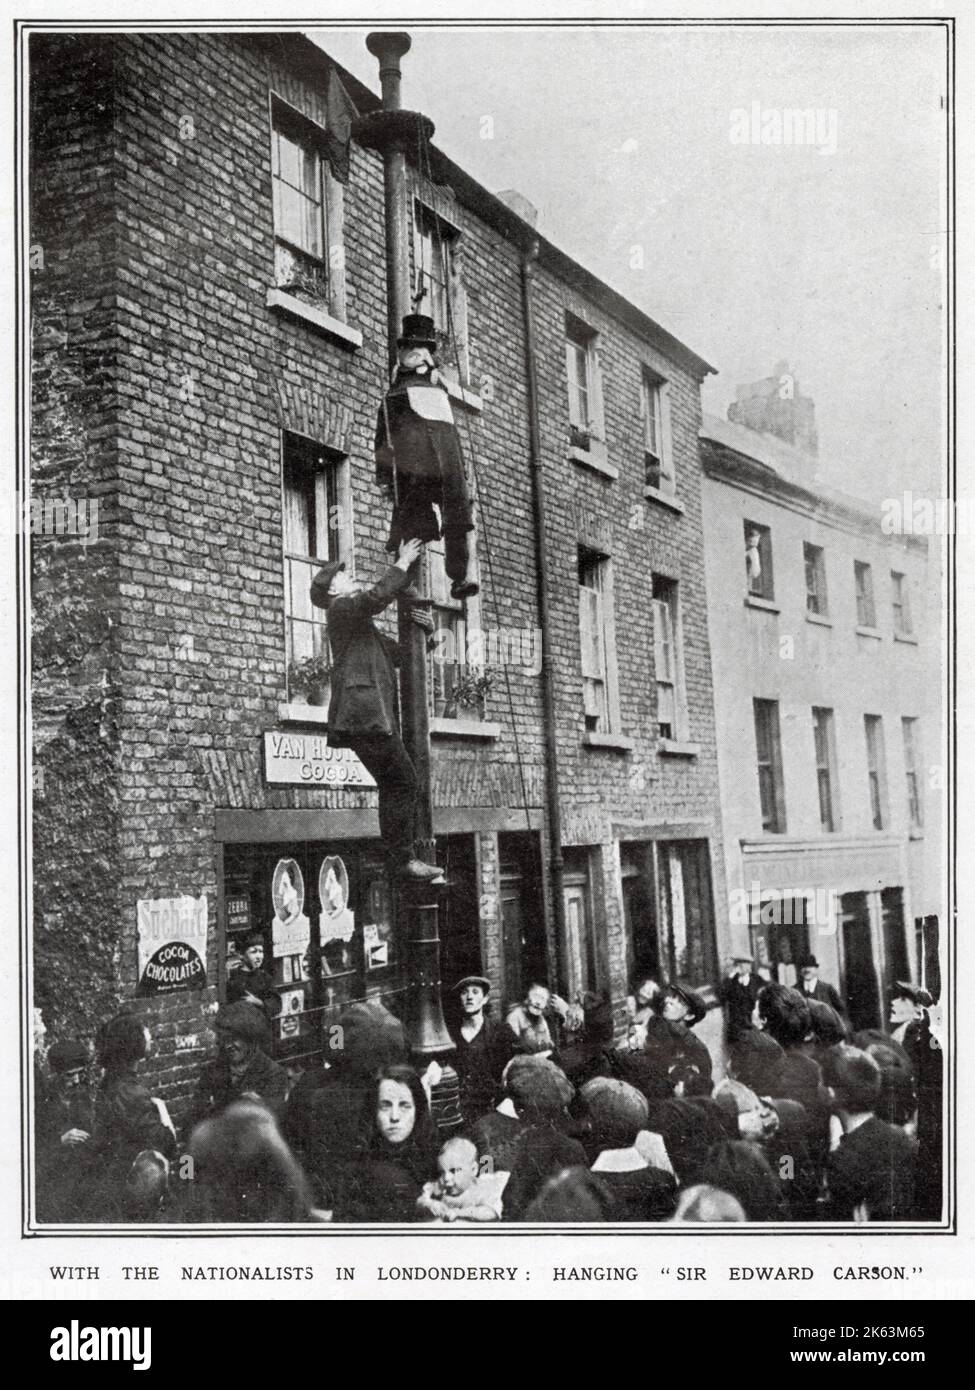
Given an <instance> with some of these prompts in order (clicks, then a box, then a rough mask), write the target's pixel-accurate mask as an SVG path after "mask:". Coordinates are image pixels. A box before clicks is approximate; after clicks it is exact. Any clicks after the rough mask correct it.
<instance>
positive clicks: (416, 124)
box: [354, 33, 461, 1130]
mask: <svg viewBox="0 0 975 1390" xmlns="http://www.w3.org/2000/svg"><path fill="white" fill-rule="evenodd" d="M366 47H367V48H368V49H369V52H370V53H372V54H373V55H374V56H375V57H376V58H378V59H379V80H380V84H381V87H382V96H383V105H382V110H380V111H372V112H369V113H368V114H367V115H365V116H362V117H360V118H359V119H358V120H357V121H356V122H355V125H354V130H355V136H356V139H357V140H358V141H359V143H360V144H362V145H365V146H366V147H367V148H369V149H374V150H377V151H378V152H379V153H380V154H381V155H382V157H383V182H384V190H385V230H386V318H387V332H388V336H389V361H390V366H392V364H393V362H394V361H395V358H396V340H397V338H398V337H399V336H400V329H401V324H402V321H403V318H404V316H405V315H406V314H408V313H409V312H410V280H409V247H410V224H411V209H410V194H409V188H408V186H407V182H406V151H407V149H416V147H417V142H418V140H428V139H429V138H430V136H431V135H432V134H433V122H432V121H430V120H429V119H428V118H427V117H426V116H421V115H420V114H419V112H417V111H404V110H403V108H402V104H401V101H400V81H401V72H400V59H401V58H402V56H403V54H404V53H408V52H409V50H410V47H411V39H410V36H409V34H403V33H375V34H370V35H369V36H368V37H367V39H366ZM420 565H421V562H420V561H419V560H418V561H417V562H416V564H415V565H414V566H413V567H412V568H411V570H410V586H409V589H408V590H407V593H406V595H405V597H404V601H402V602H401V603H400V605H399V639H400V647H401V649H402V652H403V664H402V667H401V670H400V705H401V713H402V723H403V742H404V743H405V745H406V748H407V751H408V753H409V755H410V757H411V758H412V760H413V764H414V766H415V768H416V773H417V780H418V782H419V787H420V793H419V798H418V804H417V826H416V847H417V853H418V854H419V855H420V857H421V858H422V859H424V860H426V861H427V862H428V863H434V862H436V861H435V857H434V856H435V854H436V847H435V841H434V835H433V804H432V796H431V789H430V721H429V709H428V703H427V657H426V633H425V632H424V631H423V629H422V628H420V627H419V626H418V625H417V624H416V623H414V622H413V621H412V618H411V613H412V610H413V608H414V607H416V606H417V602H418V595H419V588H418V585H419V579H420ZM419 602H420V603H424V602H426V603H427V604H429V600H419ZM444 890H445V885H443V884H440V885H437V884H436V883H434V884H432V885H430V884H418V885H413V884H410V883H406V884H404V885H403V886H401V887H400V890H399V904H398V905H399V909H400V911H401V912H402V913H403V915H404V916H405V918H406V921H407V935H408V941H409V955H410V973H411V986H412V988H411V991H410V994H411V1007H410V1016H409V1019H408V1027H409V1033H410V1046H411V1051H412V1053H413V1055H414V1057H415V1058H416V1059H417V1061H418V1062H420V1063H423V1064H425V1063H427V1062H429V1061H431V1060H437V1061H439V1062H440V1064H441V1066H442V1068H443V1075H442V1077H441V1080H440V1082H439V1083H438V1084H437V1085H436V1086H435V1087H434V1088H433V1094H432V1097H431V1101H432V1110H433V1117H434V1120H435V1122H436V1124H437V1127H438V1128H439V1129H441V1130H451V1129H456V1128H458V1127H459V1126H460V1124H461V1115H460V1099H459V1089H458V1082H457V1073H456V1072H455V1071H454V1069H453V1067H451V1066H450V1065H449V1061H447V1058H448V1057H449V1054H450V1053H451V1052H453V1050H454V1044H453V1041H452V1039H451V1037H450V1034H449V1033H448V1032H447V1027H446V1024H445V1023H444V1017H443V1005H442V1003H441V997H440V933H439V916H440V894H441V893H442V892H443V891H444Z"/></svg>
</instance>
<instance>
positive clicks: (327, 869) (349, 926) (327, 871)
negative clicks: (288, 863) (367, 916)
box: [318, 854, 355, 976]
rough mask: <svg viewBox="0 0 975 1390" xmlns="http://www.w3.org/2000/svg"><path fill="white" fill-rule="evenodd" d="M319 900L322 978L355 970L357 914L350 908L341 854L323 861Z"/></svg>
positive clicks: (319, 883)
mask: <svg viewBox="0 0 975 1390" xmlns="http://www.w3.org/2000/svg"><path fill="white" fill-rule="evenodd" d="M318 898H319V901H320V902H321V905H322V915H321V916H320V917H319V919H318V932H319V940H320V941H321V944H322V975H323V976H330V975H341V974H345V973H346V972H347V971H349V970H351V969H353V961H352V952H351V942H352V937H353V936H354V934H355V913H354V912H353V911H352V910H351V908H350V907H349V905H348V904H349V875H348V871H347V869H346V867H345V863H344V861H343V860H342V859H341V858H340V857H339V856H338V855H337V854H329V855H326V857H325V858H324V859H323V860H322V866H321V868H320V869H319V871H318Z"/></svg>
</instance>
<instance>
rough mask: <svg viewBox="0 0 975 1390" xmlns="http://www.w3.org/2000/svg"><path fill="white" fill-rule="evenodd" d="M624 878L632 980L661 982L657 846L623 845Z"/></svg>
mask: <svg viewBox="0 0 975 1390" xmlns="http://www.w3.org/2000/svg"><path fill="white" fill-rule="evenodd" d="M620 878H621V882H622V887H623V923H624V928H625V931H626V942H627V954H628V966H629V968H628V972H627V974H628V978H629V980H630V981H634V980H637V979H641V978H642V979H651V980H657V981H659V980H660V979H661V977H662V973H663V974H665V973H666V972H662V970H661V964H660V940H659V930H658V919H659V914H658V911H657V905H656V878H655V874H654V866H653V845H652V844H650V843H646V844H621V845H620Z"/></svg>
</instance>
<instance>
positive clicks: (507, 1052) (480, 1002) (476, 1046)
mask: <svg viewBox="0 0 975 1390" xmlns="http://www.w3.org/2000/svg"><path fill="white" fill-rule="evenodd" d="M490 992H491V981H490V980H488V979H487V978H486V977H485V976H483V975H465V977H464V979H462V980H459V981H458V982H457V984H456V985H455V986H454V993H455V994H456V995H457V997H458V1000H459V1003H460V1011H461V1019H460V1023H459V1024H458V1025H457V1027H456V1028H454V1030H453V1033H452V1036H453V1040H454V1046H455V1047H456V1049H457V1051H456V1052H455V1053H454V1055H453V1057H452V1058H451V1062H452V1064H453V1067H454V1070H455V1071H456V1073H457V1075H458V1077H459V1079H460V1109H461V1114H462V1115H463V1117H464V1123H465V1124H467V1125H471V1124H473V1123H474V1121H475V1120H478V1119H480V1117H481V1116H482V1115H487V1114H489V1113H490V1112H491V1111H492V1110H493V1109H494V1107H495V1106H496V1105H497V1103H498V1101H499V1100H500V1098H501V1075H502V1073H503V1071H504V1069H505V1067H506V1065H507V1064H508V1062H509V1061H510V1059H511V1058H512V1057H513V1056H514V1054H515V1050H516V1043H515V1038H514V1035H513V1034H512V1032H511V1030H510V1028H507V1027H505V1025H504V1024H503V1023H499V1022H498V1021H497V1020H496V1019H493V1018H489V1017H488V1016H487V1014H485V1012H484V1008H485V1005H486V1004H487V1001H488V996H489V994H490Z"/></svg>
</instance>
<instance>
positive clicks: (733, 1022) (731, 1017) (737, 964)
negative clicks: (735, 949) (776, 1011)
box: [718, 955, 765, 1047]
mask: <svg viewBox="0 0 975 1390" xmlns="http://www.w3.org/2000/svg"><path fill="white" fill-rule="evenodd" d="M763 984H765V981H764V980H763V979H762V977H761V976H760V975H759V974H758V972H757V971H756V969H755V962H754V961H753V960H752V958H751V956H747V955H740V956H732V958H731V971H730V973H729V974H728V975H727V976H726V977H725V978H724V979H723V980H722V981H721V984H720V985H719V986H718V998H719V999H720V1000H721V1002H722V1004H723V1005H724V1007H725V1019H726V1022H727V1039H728V1046H729V1047H732V1046H733V1045H734V1044H735V1043H736V1042H737V1041H738V1039H739V1038H740V1037H741V1035H742V1033H747V1032H748V1030H749V1029H750V1028H751V1026H752V1011H753V1010H754V1008H755V1001H756V999H757V998H758V991H759V990H760V989H761V988H762V985H763Z"/></svg>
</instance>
